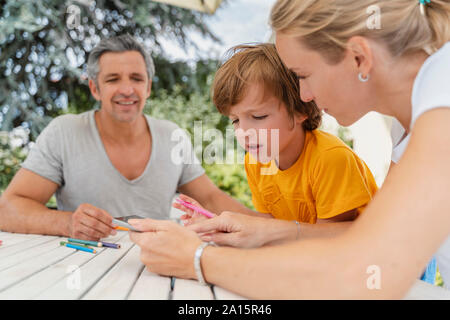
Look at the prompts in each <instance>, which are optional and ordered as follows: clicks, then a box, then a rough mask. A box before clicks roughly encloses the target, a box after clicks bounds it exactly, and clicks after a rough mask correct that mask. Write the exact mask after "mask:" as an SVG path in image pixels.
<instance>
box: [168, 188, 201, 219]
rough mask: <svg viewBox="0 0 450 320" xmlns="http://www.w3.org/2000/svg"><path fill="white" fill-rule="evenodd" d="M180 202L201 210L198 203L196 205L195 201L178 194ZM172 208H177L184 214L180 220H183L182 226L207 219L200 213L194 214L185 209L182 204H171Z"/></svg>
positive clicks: (190, 210)
mask: <svg viewBox="0 0 450 320" xmlns="http://www.w3.org/2000/svg"><path fill="white" fill-rule="evenodd" d="M179 198H180V199H181V200H183V201H186V202H189V203H191V204H193V205H194V206H197V207H200V208H203V207H202V205H200V203H198V202H197V201H196V200H194V199H192V198H191V197H188V196H186V195H184V194H180V197H179ZM172 206H173V207H174V208H177V209H179V210H181V211H183V212H184V213H185V214H183V215H182V216H181V217H180V219H181V220H183V224H184V225H185V226H188V225H191V224H194V223H197V222H200V221H204V220H207V219H208V218H207V217H205V216H204V215H202V214H201V213H198V212H195V211H194V210H192V209H189V208H186V207H185V206H183V205H182V204H180V203H178V202H174V203H173V204H172Z"/></svg>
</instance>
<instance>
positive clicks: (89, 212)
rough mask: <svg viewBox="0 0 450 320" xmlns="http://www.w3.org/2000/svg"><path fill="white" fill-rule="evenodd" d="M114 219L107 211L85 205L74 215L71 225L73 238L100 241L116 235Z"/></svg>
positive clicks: (70, 231) (70, 232) (70, 234)
mask: <svg viewBox="0 0 450 320" xmlns="http://www.w3.org/2000/svg"><path fill="white" fill-rule="evenodd" d="M112 219H113V217H112V216H111V215H110V214H108V213H107V212H106V211H104V210H102V209H99V208H96V207H94V206H92V205H90V204H87V203H83V204H81V205H80V206H79V207H78V208H77V210H75V212H74V213H73V214H72V216H71V218H70V223H69V236H70V237H71V238H77V239H84V240H94V241H98V240H99V239H101V238H105V237H108V236H109V235H115V234H116V233H117V231H116V230H115V229H114V227H113V223H112Z"/></svg>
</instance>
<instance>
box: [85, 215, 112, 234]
mask: <svg viewBox="0 0 450 320" xmlns="http://www.w3.org/2000/svg"><path fill="white" fill-rule="evenodd" d="M80 224H82V225H84V226H85V227H87V228H89V229H93V230H95V231H97V233H98V234H99V235H100V237H101V238H103V237H107V236H109V235H110V234H111V232H112V231H115V230H114V229H112V228H111V227H108V226H107V225H105V224H104V223H103V222H101V221H100V220H97V219H95V218H92V217H91V216H89V215H87V214H84V215H83V216H82V217H81V218H80Z"/></svg>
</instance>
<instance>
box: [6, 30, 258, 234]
mask: <svg viewBox="0 0 450 320" xmlns="http://www.w3.org/2000/svg"><path fill="white" fill-rule="evenodd" d="M153 74H154V66H153V62H152V59H151V57H150V56H149V54H148V53H147V52H146V50H145V49H144V48H143V47H142V46H141V45H140V44H139V43H138V42H136V40H135V39H134V38H132V37H131V36H129V35H122V36H119V37H115V38H111V39H105V40H102V41H101V42H100V43H99V44H98V45H97V46H96V47H95V48H94V49H93V50H92V52H91V53H90V55H89V60H88V76H89V88H90V90H91V93H92V95H93V96H94V98H95V99H96V100H98V101H100V102H101V107H100V110H91V111H88V112H85V113H83V114H80V115H63V116H60V117H57V118H55V119H54V120H53V121H51V122H50V124H49V125H48V126H47V127H46V128H45V130H44V131H43V132H42V133H41V135H40V136H39V137H38V139H37V141H36V144H35V146H34V147H33V148H32V149H31V151H30V154H29V155H28V157H27V159H26V160H25V161H24V163H23V164H22V168H21V169H20V170H19V171H18V172H17V174H16V175H15V177H14V179H13V180H12V181H11V183H10V185H9V186H8V188H7V189H6V191H5V192H4V193H3V195H2V197H1V198H0V230H3V231H8V232H19V233H37V234H48V235H62V236H70V237H74V238H81V239H100V238H103V237H106V236H109V235H113V234H115V232H116V231H115V229H114V228H113V227H114V226H113V224H112V219H113V217H119V216H125V215H132V214H133V215H134V214H137V215H140V216H143V217H149V218H156V219H167V218H169V211H170V206H171V202H172V199H173V197H174V195H175V192H176V191H179V192H181V193H184V194H186V195H188V196H190V197H192V198H194V199H196V200H198V201H199V203H200V204H201V205H203V206H204V207H206V208H208V209H209V210H211V211H213V212H217V213H220V212H222V211H223V210H225V209H227V210H232V211H238V212H243V213H249V214H256V215H257V213H254V212H253V211H251V210H249V209H247V208H245V207H244V206H243V205H241V204H240V203H238V202H237V201H235V200H233V199H232V198H231V197H229V196H228V195H226V194H225V193H223V192H222V191H220V189H218V188H217V187H216V186H215V185H214V184H213V183H212V182H211V180H209V178H208V177H207V176H206V175H205V173H204V170H203V168H202V167H201V166H200V165H199V164H198V161H197V162H196V161H187V162H188V163H182V164H178V163H177V162H176V161H173V159H171V154H172V152H171V150H172V148H173V147H175V145H177V144H178V143H179V141H172V140H173V139H171V136H172V133H173V131H174V130H178V129H179V128H178V126H177V125H175V124H174V123H172V122H170V121H166V120H157V119H154V118H151V117H148V116H145V115H144V114H143V108H144V105H145V100H146V99H147V98H148V97H149V96H150V93H151V84H152V80H151V79H152V77H153ZM185 140H186V141H184V144H185V145H187V146H188V147H189V148H190V149H191V150H192V146H191V144H190V141H189V139H188V138H187V137H186V139H185ZM191 154H193V152H191ZM194 157H195V156H194ZM191 160H195V159H191ZM55 193H56V199H57V203H58V210H57V211H55V210H50V209H48V208H47V207H46V206H45V204H46V203H47V202H48V200H49V199H50V197H51V196H52V195H53V194H55Z"/></svg>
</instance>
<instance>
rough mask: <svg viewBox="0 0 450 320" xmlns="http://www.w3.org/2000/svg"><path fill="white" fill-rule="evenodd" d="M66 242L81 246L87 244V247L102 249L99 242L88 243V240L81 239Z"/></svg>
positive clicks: (71, 239) (70, 239)
mask: <svg viewBox="0 0 450 320" xmlns="http://www.w3.org/2000/svg"><path fill="white" fill-rule="evenodd" d="M67 241H69V242H73V243H81V244H87V245H88V246H93V247H99V248H101V247H103V244H102V243H101V242H97V241H89V240H81V239H73V238H69V239H68V240H67Z"/></svg>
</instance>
